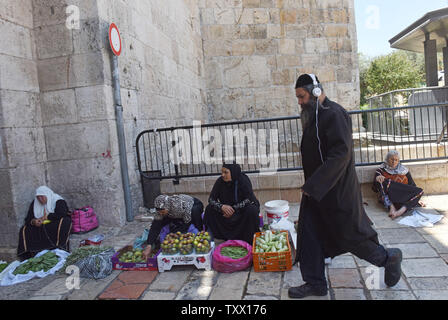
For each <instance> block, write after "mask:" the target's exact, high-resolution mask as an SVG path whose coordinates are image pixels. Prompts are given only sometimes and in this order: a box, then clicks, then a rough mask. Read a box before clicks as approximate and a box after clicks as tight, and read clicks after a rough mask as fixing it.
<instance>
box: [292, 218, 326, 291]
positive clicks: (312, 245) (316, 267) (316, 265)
mask: <svg viewBox="0 0 448 320" xmlns="http://www.w3.org/2000/svg"><path fill="white" fill-rule="evenodd" d="M301 214H302V213H301ZM303 214H304V212H303ZM309 218H310V217H309V216H308V217H307V216H304V217H303V219H305V220H304V226H303V234H302V235H301V236H302V239H301V240H300V241H301V245H300V250H299V252H297V254H298V255H299V261H300V272H301V273H302V279H303V281H305V284H304V285H302V286H299V287H291V288H289V290H288V294H289V297H290V298H298V299H301V298H305V297H307V296H325V295H327V292H328V289H327V280H326V279H325V257H324V253H323V250H322V247H321V245H320V243H319V241H318V240H317V237H316V235H315V233H314V227H313V225H312V222H311V221H310V219H309Z"/></svg>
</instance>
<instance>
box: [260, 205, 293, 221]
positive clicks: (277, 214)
mask: <svg viewBox="0 0 448 320" xmlns="http://www.w3.org/2000/svg"><path fill="white" fill-rule="evenodd" d="M264 208H265V210H266V217H267V218H268V224H271V223H274V222H278V221H280V219H282V218H288V216H289V202H288V201H286V200H272V201H268V202H266V203H265V204H264Z"/></svg>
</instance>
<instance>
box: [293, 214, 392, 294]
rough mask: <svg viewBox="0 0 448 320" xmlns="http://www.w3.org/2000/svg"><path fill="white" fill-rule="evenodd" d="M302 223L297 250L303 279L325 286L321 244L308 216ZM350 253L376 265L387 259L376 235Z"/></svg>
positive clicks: (378, 265)
mask: <svg viewBox="0 0 448 320" xmlns="http://www.w3.org/2000/svg"><path fill="white" fill-rule="evenodd" d="M303 223H304V226H303V234H302V235H301V236H302V239H301V240H300V241H301V247H300V248H301V250H300V252H298V255H299V259H300V271H301V273H302V278H303V281H305V282H306V283H308V284H310V285H313V286H325V287H326V286H327V280H326V278H325V255H324V252H323V249H322V246H321V245H320V243H319V241H318V239H317V236H316V233H315V229H314V225H313V223H312V221H311V219H310V217H309V216H308V217H304V222H303ZM298 240H299V239H298ZM350 253H352V254H354V255H355V256H357V257H358V258H360V259H363V260H366V261H367V262H369V263H371V264H373V265H375V266H377V267H383V266H384V265H385V263H386V260H387V252H386V249H384V247H383V246H382V245H380V244H379V241H378V238H377V237H374V238H371V239H368V240H366V241H364V242H361V243H360V244H359V245H358V246H357V247H356V248H355V249H353V250H351V251H350Z"/></svg>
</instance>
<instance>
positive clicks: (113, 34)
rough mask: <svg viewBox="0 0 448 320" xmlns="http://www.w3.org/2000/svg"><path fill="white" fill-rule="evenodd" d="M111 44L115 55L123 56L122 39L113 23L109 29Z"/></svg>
mask: <svg viewBox="0 0 448 320" xmlns="http://www.w3.org/2000/svg"><path fill="white" fill-rule="evenodd" d="M109 43H110V47H111V48H112V51H113V53H114V54H115V55H116V56H119V55H120V54H121V37H120V32H119V31H118V28H117V26H116V25H115V23H112V24H111V25H110V27H109Z"/></svg>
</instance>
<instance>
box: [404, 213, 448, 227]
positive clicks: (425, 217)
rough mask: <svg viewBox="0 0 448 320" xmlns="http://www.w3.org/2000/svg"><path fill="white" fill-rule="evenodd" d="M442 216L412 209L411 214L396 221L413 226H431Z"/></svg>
mask: <svg viewBox="0 0 448 320" xmlns="http://www.w3.org/2000/svg"><path fill="white" fill-rule="evenodd" d="M442 218H443V216H442V215H439V214H430V213H423V212H421V211H419V210H413V211H412V213H411V215H409V216H406V217H404V218H402V219H401V220H400V221H398V223H399V224H402V225H405V226H410V227H414V228H421V227H424V228H432V227H433V226H434V225H435V224H436V223H437V222H439V221H440V220H442Z"/></svg>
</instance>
